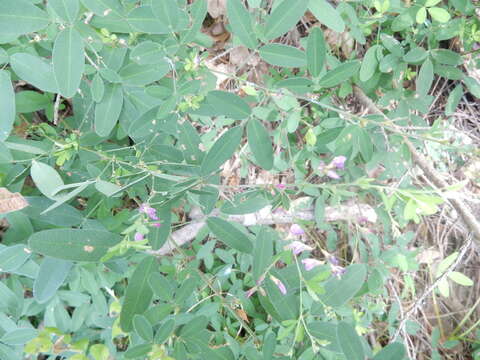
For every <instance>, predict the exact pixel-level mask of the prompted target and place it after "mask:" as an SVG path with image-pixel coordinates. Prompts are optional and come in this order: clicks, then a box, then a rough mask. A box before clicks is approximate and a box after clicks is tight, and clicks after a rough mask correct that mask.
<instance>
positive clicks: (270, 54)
mask: <svg viewBox="0 0 480 360" xmlns="http://www.w3.org/2000/svg"><path fill="white" fill-rule="evenodd" d="M259 53H260V56H261V57H262V59H263V60H265V61H266V62H268V63H269V64H271V65H275V66H283V67H303V66H306V65H307V59H306V56H305V53H304V52H303V51H301V50H298V49H297V48H295V47H293V46H288V45H282V44H269V45H265V46H262V47H261V48H260V50H259Z"/></svg>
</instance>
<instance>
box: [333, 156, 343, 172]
mask: <svg viewBox="0 0 480 360" xmlns="http://www.w3.org/2000/svg"><path fill="white" fill-rule="evenodd" d="M345 161H347V158H346V157H345V156H343V155H341V156H335V157H334V158H333V160H332V162H331V163H330V166H333V167H335V168H337V169H341V170H343V169H345Z"/></svg>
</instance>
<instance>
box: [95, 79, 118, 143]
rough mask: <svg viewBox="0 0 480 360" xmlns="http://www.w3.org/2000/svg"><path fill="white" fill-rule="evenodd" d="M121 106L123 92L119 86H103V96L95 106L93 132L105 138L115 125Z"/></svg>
mask: <svg viewBox="0 0 480 360" xmlns="http://www.w3.org/2000/svg"><path fill="white" fill-rule="evenodd" d="M122 106H123V91H122V86H121V85H119V84H108V85H106V86H105V95H104V96H103V99H102V101H101V102H99V103H98V104H97V105H96V106H95V132H96V133H97V134H98V135H99V136H102V137H107V136H108V135H109V134H110V132H111V131H112V129H113V128H114V127H115V124H116V123H117V120H118V117H119V116H120V112H121V111H122Z"/></svg>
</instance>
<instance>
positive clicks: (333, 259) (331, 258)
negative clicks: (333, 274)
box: [328, 255, 339, 266]
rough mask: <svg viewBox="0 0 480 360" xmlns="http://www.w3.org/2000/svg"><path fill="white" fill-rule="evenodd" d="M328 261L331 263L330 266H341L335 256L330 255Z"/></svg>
mask: <svg viewBox="0 0 480 360" xmlns="http://www.w3.org/2000/svg"><path fill="white" fill-rule="evenodd" d="M328 261H329V262H330V264H332V265H335V266H338V264H339V262H338V259H337V258H336V257H335V256H333V255H330V256H329V257H328Z"/></svg>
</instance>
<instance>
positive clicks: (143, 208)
mask: <svg viewBox="0 0 480 360" xmlns="http://www.w3.org/2000/svg"><path fill="white" fill-rule="evenodd" d="M138 211H140V212H141V213H144V214H147V216H148V217H149V218H150V219H152V220H158V216H157V210H156V209H154V208H152V207H151V206H149V205H148V204H142V205H140V207H139V208H138Z"/></svg>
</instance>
